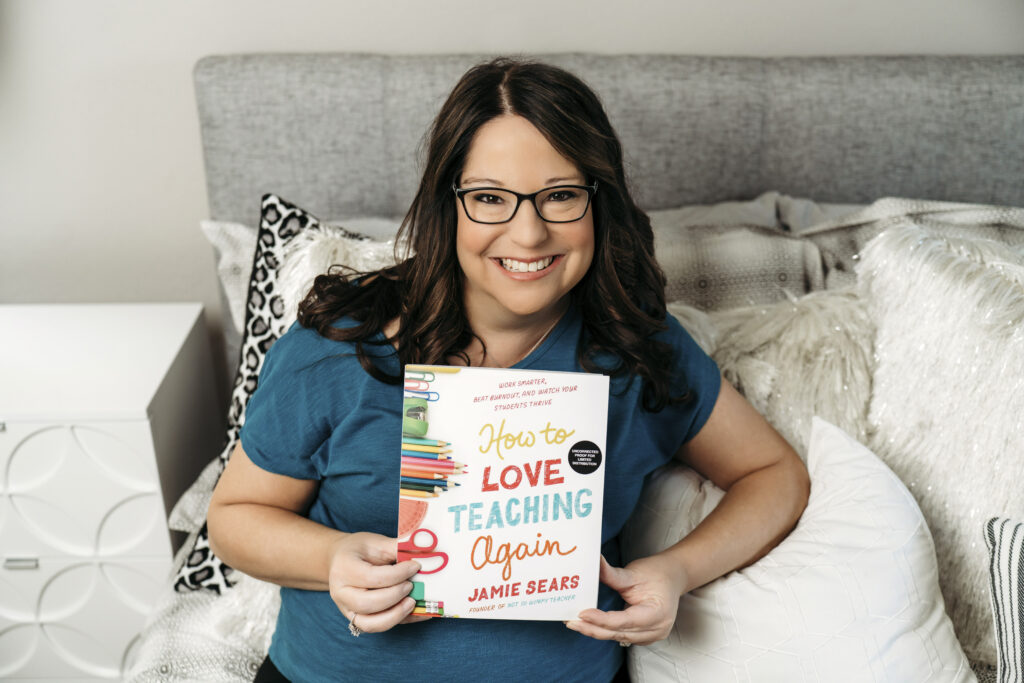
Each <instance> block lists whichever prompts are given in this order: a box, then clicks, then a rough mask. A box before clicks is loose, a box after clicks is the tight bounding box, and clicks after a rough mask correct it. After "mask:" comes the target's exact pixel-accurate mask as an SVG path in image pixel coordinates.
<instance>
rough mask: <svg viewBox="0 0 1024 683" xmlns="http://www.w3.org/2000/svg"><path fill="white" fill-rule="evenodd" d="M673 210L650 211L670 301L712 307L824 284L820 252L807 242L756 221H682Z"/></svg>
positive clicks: (779, 296) (754, 302)
mask: <svg viewBox="0 0 1024 683" xmlns="http://www.w3.org/2000/svg"><path fill="white" fill-rule="evenodd" d="M673 213H674V212H672V211H663V212H651V214H650V216H651V227H652V229H653V230H654V253H655V256H656V257H657V260H658V263H659V264H660V265H661V268H662V270H664V271H665V277H666V279H667V284H666V287H665V296H666V298H667V299H668V300H669V301H680V300H681V301H685V302H686V303H688V304H689V305H691V306H695V307H696V308H699V309H701V310H704V311H712V310H721V309H725V308H734V307H737V306H754V305H758V304H765V303H772V302H775V301H779V300H782V299H785V298H786V297H787V294H788V295H793V296H798V295H801V294H805V293H807V292H810V291H813V290H816V289H824V286H825V285H824V275H823V271H822V266H821V255H820V254H819V253H818V249H817V247H815V246H814V244H812V243H811V242H808V241H806V240H800V239H793V238H790V237H787V236H786V235H785V234H783V233H781V232H778V231H776V230H774V229H769V228H761V227H756V226H749V227H737V226H721V225H707V226H700V227H695V226H691V227H683V226H680V225H679V224H678V223H677V222H676V221H675V220H674V218H673Z"/></svg>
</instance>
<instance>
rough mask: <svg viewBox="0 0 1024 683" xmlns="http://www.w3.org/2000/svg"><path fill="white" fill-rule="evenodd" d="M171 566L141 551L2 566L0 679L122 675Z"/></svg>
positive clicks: (0, 581)
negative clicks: (31, 565) (125, 555)
mask: <svg viewBox="0 0 1024 683" xmlns="http://www.w3.org/2000/svg"><path fill="white" fill-rule="evenodd" d="M169 571H170V562H169V561H168V560H163V559H152V560H150V559H143V560H139V559H133V558H114V559H111V560H109V561H103V562H90V561H79V560H70V559H66V560H57V559H46V558H44V559H42V560H40V561H39V566H38V567H37V568H35V569H31V568H25V569H4V568H0V679H5V680H6V679H9V678H18V679H35V678H54V679H67V678H81V677H98V678H110V679H120V677H121V666H122V663H123V661H124V657H125V653H126V652H127V650H128V648H129V647H130V646H131V645H132V643H133V641H134V640H135V638H136V636H137V634H138V632H139V631H140V630H141V628H142V626H143V624H144V622H145V619H146V615H147V614H149V613H150V612H151V611H152V609H153V607H154V606H155V603H156V601H157V599H158V597H159V595H160V590H161V588H162V587H163V586H164V585H165V584H166V582H167V576H168V572H169Z"/></svg>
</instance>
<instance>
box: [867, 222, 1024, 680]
mask: <svg viewBox="0 0 1024 683" xmlns="http://www.w3.org/2000/svg"><path fill="white" fill-rule="evenodd" d="M858 276H859V278H860V282H861V285H862V286H863V288H864V297H865V302H866V303H867V305H868V310H869V311H870V313H871V317H872V319H873V320H874V321H875V324H876V327H877V336H876V340H875V353H876V355H877V364H876V369H875V374H874V377H873V379H872V384H873V393H872V398H871V404H870V409H869V413H868V420H869V423H870V432H869V440H868V444H869V445H870V446H871V447H872V448H873V449H874V450H875V452H876V453H878V455H879V457H881V458H882V459H883V460H884V461H885V462H886V463H887V464H888V465H889V466H890V467H891V468H892V469H893V470H894V471H895V472H896V474H897V475H899V477H900V478H901V479H902V480H903V481H905V482H907V485H908V486H909V487H910V491H911V492H912V493H913V494H914V496H915V497H916V498H917V501H918V503H919V504H920V506H921V510H922V512H923V513H924V516H925V519H927V520H928V525H929V527H930V528H931V530H932V534H933V535H934V538H935V547H936V551H937V554H938V561H939V578H940V582H941V584H942V591H943V595H944V596H945V598H946V604H947V606H948V608H949V614H950V617H951V618H952V620H953V624H954V626H955V627H956V630H957V636H958V637H959V638H960V642H961V643H962V644H963V646H964V650H965V651H966V652H967V654H968V656H969V657H971V659H972V660H973V659H976V660H980V661H982V662H985V663H987V664H995V663H996V646H995V642H994V636H993V630H992V623H993V622H992V608H991V605H990V603H989V599H988V595H987V593H988V591H987V588H986V587H987V585H988V566H987V565H988V562H987V560H986V556H985V549H984V546H983V544H982V539H981V538H979V537H978V525H979V524H980V523H981V521H982V520H984V519H988V518H989V517H992V516H1009V517H1013V518H1016V519H1022V518H1024V496H1022V495H1021V489H1020V482H1021V481H1024V458H1022V457H1021V454H1022V453H1024V391H1022V388H1024V386H1022V382H1024V258H1022V254H1021V253H1020V252H1018V251H1015V250H1014V249H1011V248H1009V247H1007V246H1006V245H1004V244H1000V243H997V242H991V241H987V240H978V239H974V240H968V239H959V238H954V237H948V236H940V235H937V234H935V233H934V232H932V231H930V230H929V229H927V228H925V227H922V226H920V225H916V224H913V223H909V222H906V223H904V224H901V225H897V226H893V227H890V228H889V229H888V230H887V231H886V232H884V233H882V234H881V235H879V236H878V237H876V238H875V239H874V240H872V241H871V243H869V244H868V245H867V247H865V249H864V252H863V254H862V258H861V261H860V265H859V266H858Z"/></svg>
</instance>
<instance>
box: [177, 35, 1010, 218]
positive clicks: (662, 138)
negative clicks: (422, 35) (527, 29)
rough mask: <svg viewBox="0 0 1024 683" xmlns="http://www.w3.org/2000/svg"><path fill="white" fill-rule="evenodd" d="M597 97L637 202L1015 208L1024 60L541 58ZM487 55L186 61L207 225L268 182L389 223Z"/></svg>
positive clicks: (315, 203) (307, 202) (325, 209)
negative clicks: (765, 196) (895, 200)
mask: <svg viewBox="0 0 1024 683" xmlns="http://www.w3.org/2000/svg"><path fill="white" fill-rule="evenodd" d="M541 58H542V59H544V60H547V61H551V62H554V63H556V64H559V65H562V66H565V67H567V68H568V69H570V70H571V71H573V72H575V73H577V74H578V75H580V76H581V77H582V78H583V79H584V80H586V81H587V82H588V83H589V84H590V85H591V86H592V87H593V88H594V89H595V90H596V91H597V92H598V94H599V95H600V96H601V98H602V100H603V101H604V103H605V106H606V108H607V110H608V113H609V116H610V117H611V120H612V123H613V124H614V125H615V127H616V129H617V131H618V133H619V135H620V137H621V138H622V142H623V145H624V148H625V150H626V154H627V158H628V161H629V172H630V177H631V180H632V183H633V186H634V189H635V191H636V192H637V194H638V196H639V197H640V199H641V202H642V204H643V205H644V206H645V207H646V208H650V209H655V208H667V207H673V206H680V205H684V204H693V203H708V202H714V201H719V200H724V199H743V198H751V197H754V196H756V195H757V194H759V193H761V192H763V191H765V190H780V191H782V192H784V193H787V194H790V195H794V196H801V197H810V198H813V199H816V200H818V201H826V202H840V203H864V202H869V201H871V200H874V199H877V198H879V197H882V196H902V197H915V198H922V199H924V198H928V199H945V200H959V201H969V202H981V203H994V204H1009V205H1016V206H1021V205H1024V56H917V57H913V56H912V57H824V58H728V57H694V56H680V55H594V54H562V55H543V56H541ZM482 59H485V56H483V55H430V56H408V55H406V56H389V55H371V54H344V53H337V54H257V55H232V56H212V57H206V58H204V59H202V60H201V61H200V62H199V63H198V65H197V66H196V70H195V83H196V92H197V99H198V104H199V113H200V119H201V126H202V137H203V149H204V153H205V163H206V178H207V187H208V190H209V200H210V214H211V217H212V218H216V219H220V220H233V221H238V222H242V223H246V224H250V225H255V224H256V223H257V222H258V217H259V209H258V207H259V199H260V196H261V195H262V194H263V193H265V192H268V191H273V192H277V193H279V194H281V195H282V196H284V197H287V198H288V199H290V200H291V201H294V202H297V203H299V204H300V205H301V206H304V207H306V208H308V209H309V210H311V211H313V212H315V213H317V214H318V215H320V216H322V217H325V218H342V217H351V216H368V215H376V216H400V215H403V214H404V213H405V210H406V209H407V208H408V204H409V202H410V200H411V198H412V196H413V192H414V190H415V187H416V182H417V179H418V178H417V175H418V158H419V157H418V155H417V151H418V150H419V145H420V142H421V139H422V137H423V134H424V132H425V130H426V128H427V126H428V125H429V123H430V121H431V119H432V117H433V116H434V114H435V113H436V112H437V109H438V108H439V107H440V104H441V102H442V99H443V97H444V96H445V95H446V94H447V92H448V91H449V90H450V88H451V87H452V85H453V84H454V83H455V81H456V80H457V79H458V78H459V76H460V75H461V74H462V73H463V72H464V71H465V70H466V69H467V68H468V67H469V66H470V65H472V64H474V63H476V62H478V61H481V60H482Z"/></svg>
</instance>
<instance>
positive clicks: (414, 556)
mask: <svg viewBox="0 0 1024 683" xmlns="http://www.w3.org/2000/svg"><path fill="white" fill-rule="evenodd" d="M420 534H426V535H427V536H429V537H430V540H429V541H428V542H427V544H426V545H420V544H419V543H417V542H416V537H417V536H418V535H420ZM436 548H437V534H435V533H434V532H433V531H431V530H430V529H424V528H420V529H417V530H416V531H414V532H412V536H410V537H409V540H408V541H399V542H398V561H399V562H404V561H405V560H417V561H419V560H422V559H423V558H426V557H439V558H441V566H439V567H435V568H434V569H420V574H434V573H437V572H439V571H441V570H442V569H444V568H445V567H447V566H448V553H444V552H441V551H440V550H436Z"/></svg>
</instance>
